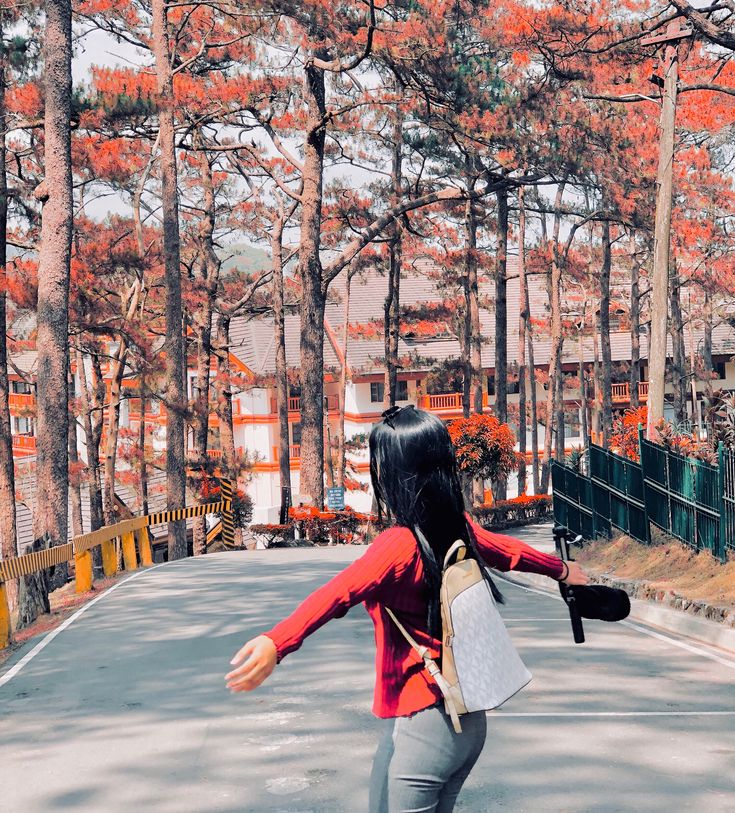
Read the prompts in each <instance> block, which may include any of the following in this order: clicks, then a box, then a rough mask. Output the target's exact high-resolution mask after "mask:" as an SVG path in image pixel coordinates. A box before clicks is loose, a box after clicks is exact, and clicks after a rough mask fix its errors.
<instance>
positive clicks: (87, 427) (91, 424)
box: [76, 350, 104, 551]
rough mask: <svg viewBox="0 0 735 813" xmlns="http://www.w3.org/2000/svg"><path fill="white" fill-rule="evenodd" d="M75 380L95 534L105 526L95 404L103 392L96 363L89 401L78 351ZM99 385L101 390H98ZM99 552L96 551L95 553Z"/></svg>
mask: <svg viewBox="0 0 735 813" xmlns="http://www.w3.org/2000/svg"><path fill="white" fill-rule="evenodd" d="M76 359H77V377H78V379H79V395H80V398H81V401H82V425H83V427H84V439H85V446H86V449H87V469H88V471H89V475H88V479H89V514H90V525H91V530H93V531H96V530H97V529H98V528H101V527H102V526H103V525H104V510H103V502H102V482H101V479H100V438H101V436H102V407H101V405H100V404H99V403H98V401H99V398H98V394H99V393H98V391H99V389H101V390H102V397H104V384H103V383H102V382H101V378H102V375H101V372H100V371H99V361H97V364H96V365H95V363H94V361H93V363H92V371H93V379H92V380H93V390H95V391H97V394H95V395H94V396H92V397H90V392H89V386H88V384H87V373H86V368H85V363H84V354H83V353H82V351H81V350H77V352H76ZM100 385H101V386H100ZM94 550H95V551H98V549H97V548H95V549H94Z"/></svg>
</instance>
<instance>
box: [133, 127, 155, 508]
mask: <svg viewBox="0 0 735 813" xmlns="http://www.w3.org/2000/svg"><path fill="white" fill-rule="evenodd" d="M160 140H161V134H160V131H159V133H158V134H157V136H156V140H155V142H154V143H153V146H152V147H151V157H150V159H149V161H148V163H147V164H146V166H145V169H144V170H143V173H142V175H141V176H140V181H139V182H138V186H137V187H136V190H135V194H134V195H133V222H134V224H135V242H136V245H137V248H138V257H139V258H140V260H141V262H143V261H144V259H145V255H146V250H145V240H144V235H143V220H142V218H141V216H140V207H141V202H142V200H143V192H144V190H145V185H146V182H147V180H148V177H149V176H150V172H151V169H152V168H153V163H154V161H155V157H156V153H157V151H158V147H159V144H160ZM144 290H145V283H144V281H141V298H143V292H144ZM141 315H142V314H141ZM147 363H148V359H147V358H146V355H145V353H141V357H140V386H139V394H140V423H139V424H138V450H139V453H140V505H141V513H142V514H147V513H148V464H147V462H146V456H145V446H146V443H145V441H146V420H145V414H146V412H145V410H146V396H147V389H146V380H145V379H146V364H147Z"/></svg>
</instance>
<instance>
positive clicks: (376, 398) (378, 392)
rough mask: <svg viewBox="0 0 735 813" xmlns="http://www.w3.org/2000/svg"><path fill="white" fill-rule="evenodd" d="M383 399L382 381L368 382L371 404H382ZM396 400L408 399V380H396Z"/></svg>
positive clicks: (383, 388) (383, 387) (383, 385)
mask: <svg viewBox="0 0 735 813" xmlns="http://www.w3.org/2000/svg"><path fill="white" fill-rule="evenodd" d="M384 400H385V384H384V383H383V382H382V381H372V382H371V383H370V401H371V403H373V404H382V403H383V401H384ZM396 401H408V381H401V380H400V379H399V380H398V381H397V382H396Z"/></svg>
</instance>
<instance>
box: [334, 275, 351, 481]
mask: <svg viewBox="0 0 735 813" xmlns="http://www.w3.org/2000/svg"><path fill="white" fill-rule="evenodd" d="M351 283H352V268H351V267H348V269H347V276H346V278H345V321H344V335H343V336H342V359H341V361H342V366H341V369H340V375H339V420H338V424H337V433H338V434H337V485H338V486H342V487H344V484H345V470H346V466H347V455H346V453H345V398H346V396H347V372H348V364H347V352H348V338H349V332H350V288H351V287H352V285H351Z"/></svg>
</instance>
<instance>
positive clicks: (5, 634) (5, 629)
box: [0, 582, 10, 649]
mask: <svg viewBox="0 0 735 813" xmlns="http://www.w3.org/2000/svg"><path fill="white" fill-rule="evenodd" d="M9 643H10V608H9V607H8V594H7V592H6V591H5V582H0V649H5V647H6V646H7V645H8V644H9Z"/></svg>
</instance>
